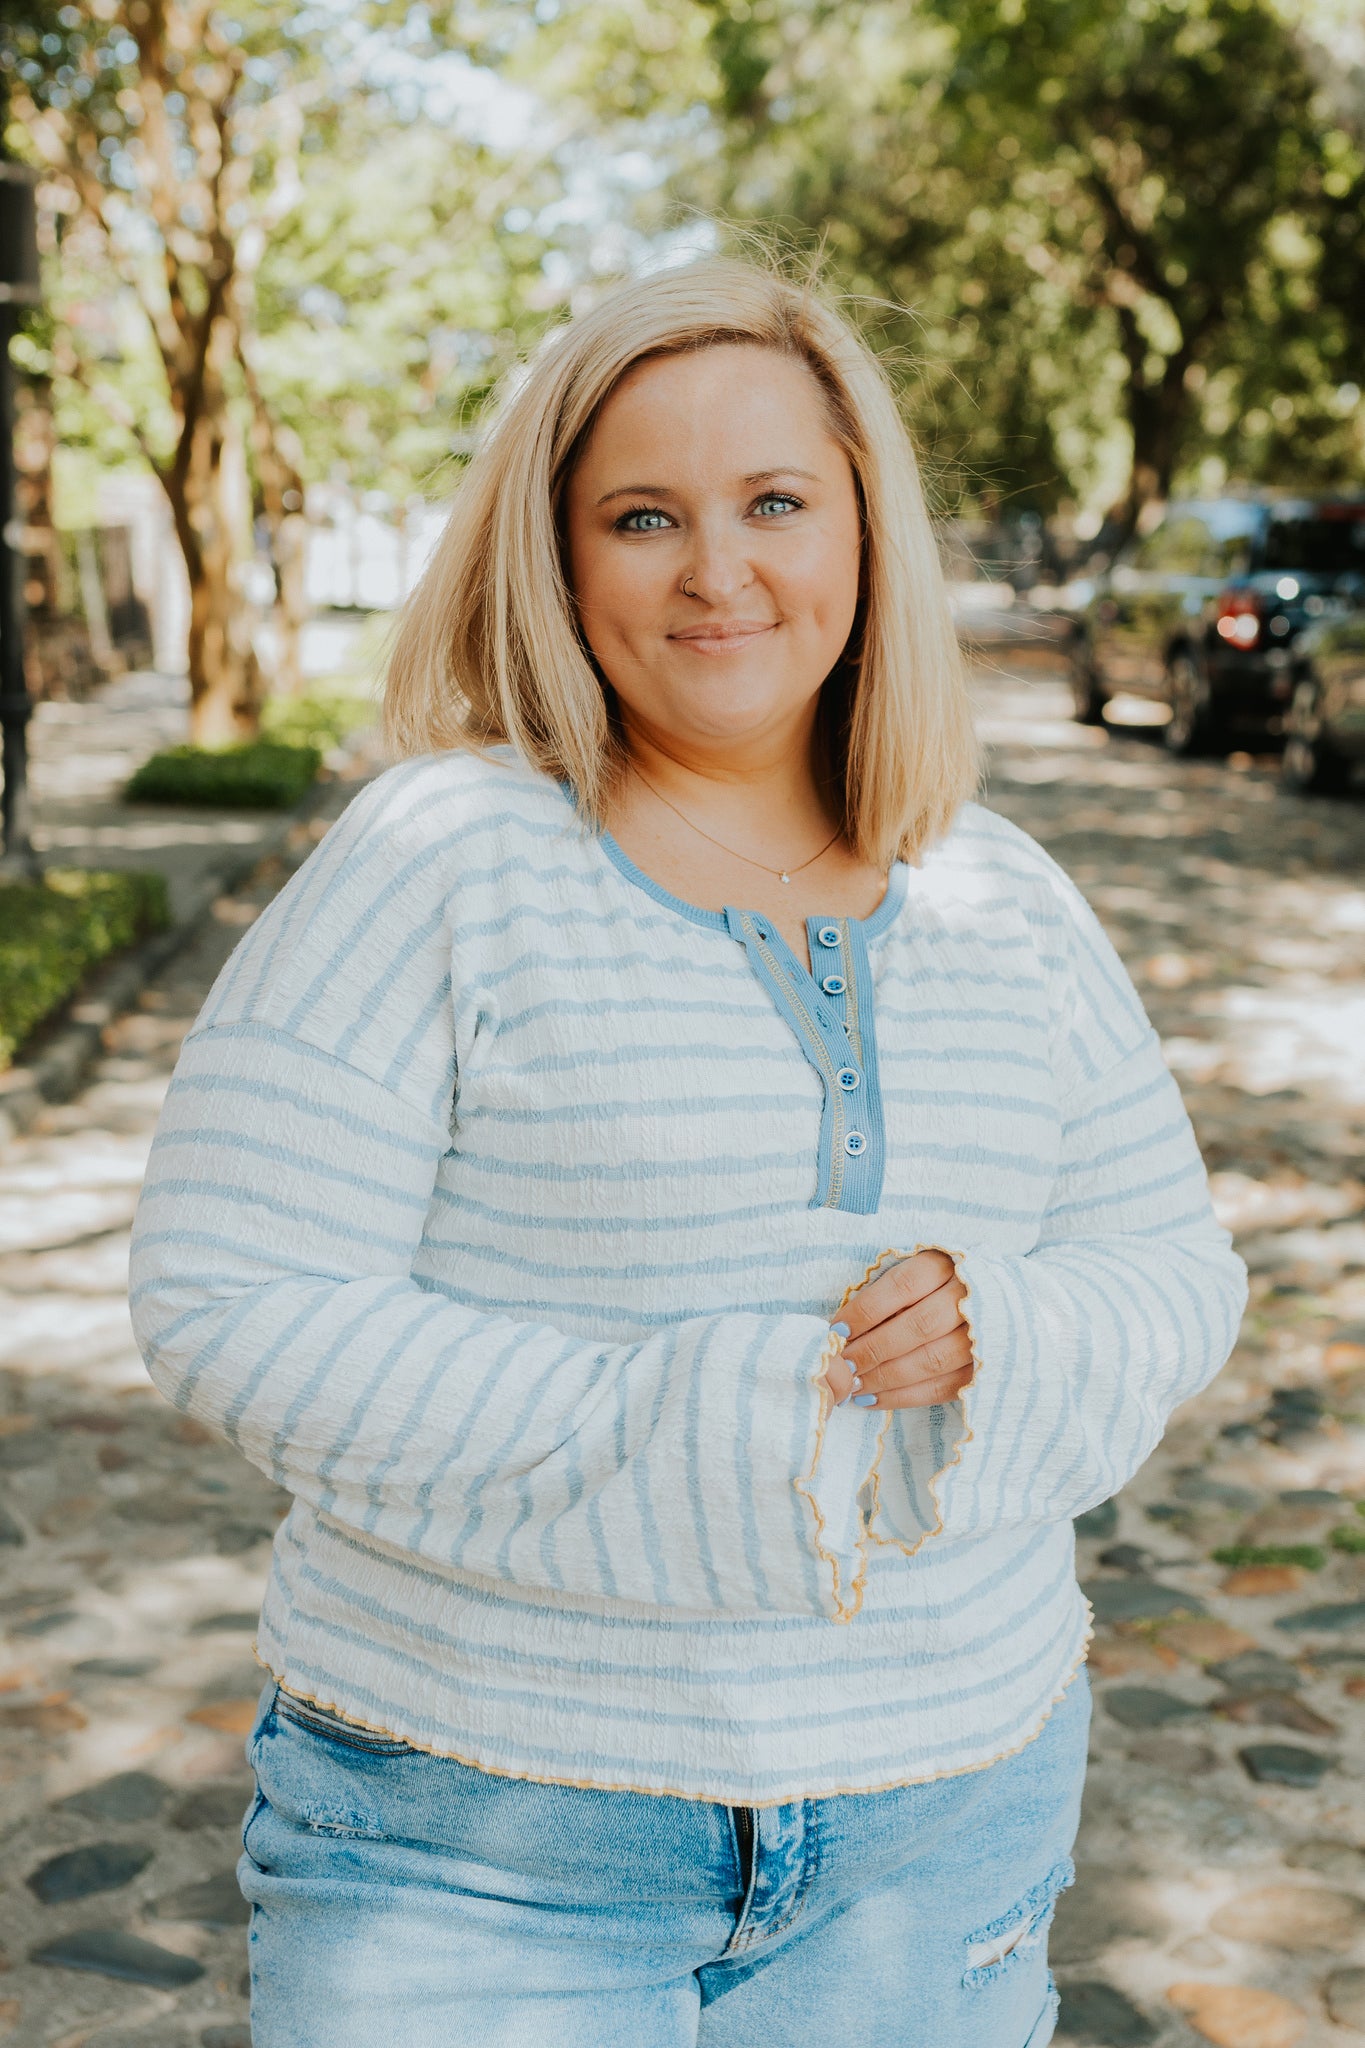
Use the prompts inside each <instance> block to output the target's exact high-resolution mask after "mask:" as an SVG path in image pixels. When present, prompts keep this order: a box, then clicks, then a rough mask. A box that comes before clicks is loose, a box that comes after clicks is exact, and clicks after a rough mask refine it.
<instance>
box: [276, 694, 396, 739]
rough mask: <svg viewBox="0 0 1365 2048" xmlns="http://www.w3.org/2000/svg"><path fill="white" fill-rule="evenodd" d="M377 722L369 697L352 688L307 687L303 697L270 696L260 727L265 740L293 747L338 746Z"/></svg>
mask: <svg viewBox="0 0 1365 2048" xmlns="http://www.w3.org/2000/svg"><path fill="white" fill-rule="evenodd" d="M378 723H379V706H378V704H377V703H376V702H375V700H374V698H373V697H368V696H359V695H357V693H356V692H355V691H354V690H329V689H325V688H324V689H318V690H309V691H308V693H307V694H306V695H305V696H299V697H271V698H269V699H268V700H267V702H266V706H265V710H264V711H263V712H262V714H261V730H262V732H263V733H264V735H265V737H266V738H267V739H269V740H285V741H287V742H288V743H289V745H290V746H294V747H320V748H321V749H322V751H323V753H324V754H325V753H326V752H327V751H328V749H329V748H330V747H340V746H342V745H344V744H345V742H346V741H347V740H348V739H350V738H351V737H352V736H353V734H355V733H358V732H364V731H365V729H366V727H367V726H372V725H377V724H378Z"/></svg>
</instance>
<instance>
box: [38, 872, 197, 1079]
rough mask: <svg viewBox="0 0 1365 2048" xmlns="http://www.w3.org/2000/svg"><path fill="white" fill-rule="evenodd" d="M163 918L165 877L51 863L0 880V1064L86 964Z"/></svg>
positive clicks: (156, 927) (166, 914) (166, 917)
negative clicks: (28, 876) (36, 877)
mask: <svg viewBox="0 0 1365 2048" xmlns="http://www.w3.org/2000/svg"><path fill="white" fill-rule="evenodd" d="M169 921H170V908H169V904H168V902H167V897H166V880H165V877H164V875H155V874H142V873H138V872H132V873H103V872H96V871H92V870H86V869H83V868H55V869H53V870H52V871H51V872H50V873H49V874H47V875H45V876H44V878H43V880H42V881H41V882H0V1068H2V1067H7V1066H9V1065H10V1063H11V1061H12V1060H13V1058H14V1055H15V1053H16V1052H17V1051H18V1049H19V1047H20V1046H21V1045H22V1044H23V1042H24V1040H25V1039H26V1038H27V1037H28V1036H29V1034H30V1033H31V1032H32V1031H34V1030H35V1029H36V1027H37V1026H38V1025H39V1024H41V1023H42V1021H43V1019H44V1018H45V1017H50V1016H51V1015H52V1012H53V1011H54V1010H56V1009H58V1008H60V1006H61V1005H62V1004H63V1003H64V1002H65V1001H66V1000H67V998H68V996H71V995H74V994H75V992H76V990H77V989H78V988H79V987H80V985H81V983H82V982H83V981H84V979H85V977H86V975H87V974H88V973H89V972H90V970H91V968H92V967H95V966H98V964H99V962H100V961H101V960H106V959H108V957H109V955H110V954H111V953H117V952H118V951H119V950H120V949H121V948H122V947H124V946H131V945H132V944H133V942H134V940H136V939H140V938H142V937H143V936H144V935H145V934H146V933H148V932H154V931H160V930H161V929H162V927H163V926H164V925H166V924H167V923H169Z"/></svg>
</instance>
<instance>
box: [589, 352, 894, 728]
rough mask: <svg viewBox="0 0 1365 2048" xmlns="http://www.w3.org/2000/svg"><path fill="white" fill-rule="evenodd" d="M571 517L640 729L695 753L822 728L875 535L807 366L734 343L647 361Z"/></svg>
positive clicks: (609, 420)
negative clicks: (822, 695)
mask: <svg viewBox="0 0 1365 2048" xmlns="http://www.w3.org/2000/svg"><path fill="white" fill-rule="evenodd" d="M566 515H567V537H568V552H569V574H570V578H571V581H572V584H573V589H574V593H575V596H576V599H577V603H578V611H579V616H580V619H581V621H582V626H583V631H584V634H585V635H586V637H587V640H588V644H589V646H590V647H591V648H592V651H593V653H594V654H595V655H596V657H597V660H598V663H599V665H600V667H601V670H602V673H603V675H605V677H606V678H607V680H608V682H609V683H611V685H612V687H613V688H614V689H615V691H616V694H617V696H618V698H619V699H620V703H621V706H622V711H623V715H624V717H625V719H626V723H627V725H628V726H634V727H635V728H636V729H637V730H638V731H640V732H641V733H643V734H644V735H645V736H646V737H647V738H649V739H650V740H651V741H652V742H653V743H654V744H655V745H658V746H661V747H662V748H663V749H664V750H665V751H667V752H669V753H674V754H679V753H681V754H683V755H686V754H687V753H688V752H700V753H702V754H706V753H708V752H711V751H712V750H719V751H721V752H724V751H726V750H727V749H728V750H730V751H733V749H734V748H735V746H736V745H740V746H742V744H743V743H744V742H745V741H763V740H768V741H778V742H779V743H781V742H783V741H790V740H792V739H795V738H797V737H800V736H802V735H805V734H808V733H809V731H810V728H811V725H812V722H813V719H814V713H815V702H816V699H817V697H818V695H819V691H820V685H821V684H822V683H823V681H824V679H825V677H826V676H827V675H828V674H829V672H830V670H831V669H832V668H833V667H834V664H835V663H836V661H837V660H838V659H839V656H840V654H841V653H842V651H843V648H844V646H845V643H846V642H847V640H848V636H849V632H850V630H851V628H852V625H853V619H854V613H855V610H856V607H857V602H858V574H859V564H860V557H861V538H860V532H859V516H858V499H857V491H856V488H855V485H854V480H853V471H852V468H851V467H850V464H849V461H848V457H847V456H846V455H845V454H844V452H843V449H842V448H841V447H840V446H839V444H838V442H837V441H835V440H834V439H833V437H832V436H831V434H830V431H829V428H828V426H827V424H826V421H825V414H824V406H823V402H822V394H821V391H820V387H819V385H818V384H817V382H816V380H815V378H814V377H813V376H812V374H811V372H810V371H809V370H808V369H807V368H806V366H805V365H804V364H803V363H801V362H798V361H796V360H794V359H793V358H792V357H789V356H784V355H779V354H777V353H775V352H774V351H772V350H769V349H764V348H757V347H751V346H746V345H743V344H739V345H734V344H728V343H727V344H718V345H717V346H716V347H714V348H708V349H702V350H698V351H697V352H695V353H694V354H690V355H678V356H660V357H656V358H654V359H653V360H651V361H648V362H644V363H640V364H638V365H637V366H636V367H635V368H634V369H633V370H631V371H630V372H629V373H628V374H627V375H626V376H625V377H623V378H622V380H621V382H620V383H619V384H618V385H617V387H616V389H615V390H614V391H613V392H612V394H611V397H610V398H609V399H608V400H607V402H606V404H605V405H604V406H603V408H602V410H601V413H600V414H599V416H598V419H597V423H596V425H595V427H594V428H593V432H592V435H591V437H590V438H589V440H588V442H587V445H586V447H585V448H584V450H583V453H582V455H581V457H580V458H579V461H578V463H577V465H576V466H575V468H574V470H573V473H572V475H571V476H570V478H569V482H568V489H567V494H566ZM684 584H686V586H687V588H686V591H684V588H683V586H684Z"/></svg>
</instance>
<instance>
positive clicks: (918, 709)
mask: <svg viewBox="0 0 1365 2048" xmlns="http://www.w3.org/2000/svg"><path fill="white" fill-rule="evenodd" d="M721 343H728V344H734V343H743V344H750V345H752V346H754V347H757V348H766V349H773V350H775V351H777V352H778V353H779V354H781V355H785V356H789V357H794V358H796V359H797V360H799V361H801V362H804V363H805V364H806V366H807V367H808V368H809V369H810V371H811V372H812V374H813V375H814V376H815V378H816V379H817V380H818V382H819V384H820V387H821V390H822V391H823V393H824V398H825V405H826V410H827V414H828V419H829V425H830V430H831V432H832V433H833V435H834V437H835V439H836V440H837V441H838V442H839V444H840V446H841V447H842V448H843V450H844V453H845V454H846V455H847V457H848V460H849V462H850V464H851V465H852V468H853V472H854V476H855V479H856V482H857V486H858V493H859V498H860V501H861V508H862V519H863V563H862V577H861V590H860V596H859V604H858V616H857V619H856V621H855V624H854V629H853V633H852V635H851V636H850V639H849V643H848V647H847V648H846V650H845V653H844V656H843V658H842V659H841V661H840V663H839V664H838V665H837V666H836V668H835V669H834V670H833V671H832V673H831V675H830V676H829V678H828V679H827V680H826V683H825V686H824V690H823V692H822V705H821V729H822V733H823V735H824V740H825V746H826V756H827V769H828V773H829V775H830V779H831V787H832V793H833V794H834V796H835V798H836V801H837V799H838V796H839V793H840V791H842V803H843V819H842V823H843V826H844V831H845V834H846V836H847V838H848V841H849V843H850V845H851V846H852V847H853V849H854V850H855V852H857V853H858V855H859V856H860V857H861V858H863V859H867V860H871V861H874V862H876V863H877V864H878V865H879V866H885V865H888V864H889V862H890V861H891V860H892V859H894V858H896V857H897V856H899V857H901V858H904V859H909V860H913V859H915V858H916V857H917V856H918V854H919V853H920V851H921V849H922V848H923V847H924V846H925V845H926V844H928V843H929V842H930V841H932V840H933V839H935V838H936V837H938V836H939V834H940V833H942V832H943V831H944V830H945V829H946V828H947V826H948V825H949V823H950V822H951V820H952V817H953V815H954V813H955V811H956V809H957V807H958V805H959V804H960V803H961V802H962V801H963V800H964V799H965V798H966V797H968V796H970V795H971V793H972V790H973V789H974V788H975V785H976V781H977V776H978V756H977V749H976V741H975V737H974V733H973V728H972V719H971V711H970V707H969V704H968V701H967V693H966V685H965V680H964V677H963V673H962V662H961V658H960V656H959V653H958V646H957V637H956V634H955V632H954V629H953V622H952V618H951V615H950V613H949V610H948V601H947V595H946V592H945V590H944V585H943V574H942V569H941V567H940V563H939V556H938V548H937V545H936V543H935V539H934V533H933V529H932V527H931V525H930V520H929V514H928V510H927V507H926V505H925V500H924V492H923V489H922V487H921V484H920V477H919V469H918V466H917V463H916V460H915V453H914V449H913V448H912V446H911V442H910V437H909V435H908V433H907V432H906V429H905V426H904V424H903V422H902V420H901V417H900V414H899V412H898V410H897V406H896V402H895V399H894V397H893V396H892V393H891V390H890V387H889V385H888V383H887V381H886V378H885V376H884V375H883V372H882V369H881V367H880V365H879V364H878V362H877V360H876V358H875V357H874V356H873V354H872V352H871V350H870V349H869V348H868V347H867V345H866V343H865V342H864V341H863V340H862V339H861V337H860V336H859V335H858V334H857V333H856V332H855V331H854V329H853V328H852V327H851V326H850V325H849V323H848V322H847V321H846V320H845V319H844V318H843V317H842V316H841V315H840V314H839V313H837V312H836V311H835V310H834V309H833V307H832V306H831V305H830V304H828V303H827V302H826V301H825V299H824V298H822V297H821V295H820V294H819V292H818V291H817V290H815V289H814V288H813V286H812V285H811V284H810V283H809V282H806V281H793V280H791V279H790V278H788V277H786V276H783V275H781V274H780V273H778V272H776V271H773V270H766V269H760V268H759V267H757V266H755V265H752V264H749V263H744V262H736V261H733V260H731V259H721V258H716V259H708V260H706V261H704V262H698V263H694V264H690V265H688V266H686V267H684V268H679V269H675V270H666V271H663V272H661V273H657V274H655V275H654V276H651V277H645V278H641V279H638V280H637V281H635V282H633V283H630V284H626V285H623V286H621V287H619V288H618V289H617V290H615V291H613V292H611V293H609V294H608V295H606V296H604V297H603V298H602V299H600V300H599V301H598V302H597V304H596V305H594V306H593V307H592V309H591V310H590V311H589V312H587V313H584V314H581V315H579V316H578V317H577V318H575V319H574V320H572V321H570V322H569V323H568V325H567V326H565V327H563V328H562V329H560V330H559V331H558V332H557V333H556V334H554V335H552V336H551V337H550V338H549V339H548V340H547V342H546V343H545V344H544V345H543V346H542V348H541V349H540V350H539V351H538V352H537V354H536V355H535V356H534V357H533V359H532V360H531V362H530V363H529V365H528V366H526V367H525V368H524V369H523V370H522V371H521V373H520V377H521V381H520V382H519V383H517V384H516V385H515V387H514V388H513V389H512V391H511V395H510V396H509V398H508V399H507V402H506V403H505V405H504V406H503V408H502V411H501V413H500V414H499V416H498V418H497V420H496V423H495V424H494V426H493V428H492V431H491V432H490V433H489V434H488V436H487V438H486V439H485V440H484V442H483V443H482V445H481V446H480V447H479V449H478V451H477V452H476V454H475V455H474V457H473V459H472V461H471V462H470V465H469V468H468V470H467V471H466V472H465V475H464V477H463V480H462V481H461V484H460V486H459V489H458V492H457V495H456V498H455V502H454V505H453V508H452V510H451V514H450V518H449V520H448V522H447V524H446V527H445V531H444V532H443V534H442V536H441V539H440V541H439V542H438V544H437V547H436V550H435V552H434V554H433V556H432V559H431V562H430V564H429V565H428V567H427V570H426V572H425V574H424V575H423V577H422V580H421V582H420V583H419V584H418V586H417V588H416V590H415V591H414V592H413V594H412V596H411V598H410V599H409V600H408V603H407V605H406V607H405V609H404V611H403V614H402V617H401V619H400V621H399V625H398V631H397V635H396V638H395V642H394V649H393V655H392V659H391V662H390V666H389V674H388V683H387V688H386V692H385V724H386V730H387V734H388V738H389V742H390V744H391V746H392V747H393V748H394V750H395V751H396V752H397V753H399V754H415V753H428V752H433V751H440V750H443V749H447V748H453V747H473V748H484V747H489V746H493V745H497V744H499V743H502V742H510V743H511V745H512V746H513V748H514V749H515V750H516V751H517V753H518V754H520V755H521V756H523V757H524V758H525V759H526V760H527V761H529V762H531V763H533V764H534V765H535V766H536V767H538V768H540V769H542V770H544V771H545V773H547V774H549V775H553V776H555V777H556V778H558V779H560V780H563V781H566V782H567V783H568V784H569V785H570V787H571V788H572V789H573V791H574V793H575V796H576V798H577V802H578V805H579V808H580V810H581V811H582V813H583V814H584V815H585V817H586V818H587V819H589V820H590V821H591V823H592V824H593V825H594V826H598V827H600V826H601V825H602V823H603V822H604V817H605V812H606V808H607V804H608V801H609V799H610V796H611V792H612V789H613V787H614V785H615V781H616V777H617V775H618V774H619V772H620V770H621V766H622V762H623V750H622V743H621V740H620V736H619V728H618V723H617V721H616V719H615V718H614V716H613V713H612V708H611V705H610V704H609V702H608V698H607V694H606V692H605V691H604V689H603V685H602V682H601V680H600V679H599V675H598V672H597V670H596V668H595V666H594V664H593V661H592V657H591V655H590V653H589V651H588V649H587V647H586V645H585V643H584V639H583V635H582V633H581V631H580V628H579V625H578V621H577V618H576V616H575V608H574V600H573V593H572V591H571V589H570V587H569V581H568V577H567V574H566V571H565V562H564V550H563V546H562V543H561V537H560V531H559V511H560V499H561V496H562V493H563V490H564V485H565V482H566V479H567V478H568V476H569V473H570V471H571V470H572V468H573V465H574V462H575V460H576V459H577V456H578V453H579V451H580V450H581V449H582V447H583V445H584V443H585V441H586V439H587V437H588V435H589V434H590V433H591V431H592V427H593V423H594V421H595V420H596V418H597V416H598V413H599V412H600V411H601V408H602V406H603V404H604V403H605V401H606V400H607V399H608V398H609V397H610V395H611V393H612V391H613V390H614V389H615V388H616V386H617V384H618V383H619V382H620V380H621V379H622V377H623V376H624V375H625V374H626V372H627V371H628V370H629V369H631V368H632V367H633V365H635V364H636V363H639V362H641V361H643V360H644V359H645V358H646V357H650V356H661V355H669V354H678V353H682V352H684V351H688V350H694V349H702V348H707V347H709V346H714V345H716V344H721Z"/></svg>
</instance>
